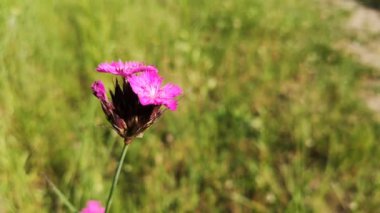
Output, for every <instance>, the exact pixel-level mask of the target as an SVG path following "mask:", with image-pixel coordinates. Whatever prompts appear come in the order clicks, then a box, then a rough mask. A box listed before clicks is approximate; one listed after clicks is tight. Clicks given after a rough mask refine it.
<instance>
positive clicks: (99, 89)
mask: <svg viewBox="0 0 380 213" xmlns="http://www.w3.org/2000/svg"><path fill="white" fill-rule="evenodd" d="M91 89H92V93H93V94H94V95H95V96H96V97H97V98H98V99H99V100H100V101H102V102H107V94H106V90H105V88H104V84H103V82H102V81H95V82H94V83H93V84H92V85H91Z"/></svg>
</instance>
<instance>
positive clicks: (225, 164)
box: [0, 0, 380, 213]
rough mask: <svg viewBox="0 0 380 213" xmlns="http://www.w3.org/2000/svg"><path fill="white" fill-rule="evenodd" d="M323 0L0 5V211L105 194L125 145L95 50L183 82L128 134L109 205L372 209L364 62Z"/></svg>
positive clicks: (376, 178) (379, 185) (119, 208)
mask: <svg viewBox="0 0 380 213" xmlns="http://www.w3.org/2000/svg"><path fill="white" fill-rule="evenodd" d="M344 18H345V13H343V12H341V11H338V10H335V9H334V8H328V7H326V6H324V5H323V4H321V3H320V1H316V0H308V1H299V0H288V1H279V0H266V1H261V0H226V1H217V0H209V1H199V0H193V1H189V0H183V1H173V0H160V1H148V0H140V1H137V0H128V1H116V0H110V1H100V0H99V1H98V0H96V1H90V0H81V1H77V0H65V1H47V0H40V1H28V0H24V1H11V0H2V1H1V2H0V27H1V30H0V117H1V122H0V212H36V211H37V210H38V211H42V212H68V211H69V210H68V208H66V206H65V205H64V204H63V203H62V202H61V200H60V199H59V198H58V196H57V195H56V194H55V193H54V192H53V191H52V189H51V187H49V186H48V184H47V183H46V180H45V177H47V178H48V179H50V180H51V181H52V182H54V183H55V184H56V185H57V187H58V188H59V189H60V190H61V191H62V192H63V193H64V194H65V195H66V196H67V197H68V199H69V200H70V201H71V202H72V203H73V204H74V205H75V206H76V207H77V208H78V209H81V208H82V207H83V206H84V205H85V203H86V201H87V200H89V199H97V200H100V201H102V203H103V204H104V203H105V200H106V198H107V195H108V191H109V187H110V185H111V181H112V176H113V173H114V170H115V168H116V166H117V159H118V156H119V154H120V152H121V149H122V140H121V139H120V138H119V137H118V136H117V135H116V134H115V132H114V131H113V130H112V128H111V126H110V125H109V123H107V121H106V119H105V116H104V114H103V112H102V110H101V107H100V104H99V102H98V101H97V100H96V98H95V97H93V95H92V93H91V90H90V85H91V83H92V82H93V81H94V80H97V79H102V80H104V81H106V83H107V87H108V88H111V87H112V85H113V83H112V81H113V80H114V78H113V77H112V76H111V75H105V74H100V73H97V72H96V71H95V68H96V66H97V65H98V64H99V63H100V62H103V61H111V60H118V59H121V60H138V61H144V62H146V63H148V64H154V65H156V66H157V67H158V68H159V69H160V72H161V75H163V76H164V77H165V81H166V82H174V83H176V84H178V85H180V86H181V87H182V88H183V89H184V95H183V96H182V98H181V99H180V103H179V107H178V110H177V111H175V112H170V111H167V112H166V113H165V115H164V116H163V117H162V118H161V119H160V121H158V122H157V123H156V124H155V125H154V126H153V127H152V128H150V129H149V130H148V131H146V132H145V135H144V137H143V138H142V139H137V140H135V141H134V143H133V144H132V145H131V146H130V148H129V151H128V153H127V159H126V163H125V165H124V167H123V170H122V174H121V179H120V182H119V187H118V189H117V191H116V194H115V198H114V202H113V206H112V210H113V212H289V213H292V212H351V211H352V212H375V210H378V209H380V171H379V169H380V164H379V160H378V158H379V156H380V147H379V146H378V142H379V141H378V138H379V136H380V125H379V123H378V122H377V121H376V120H375V119H374V117H375V116H374V114H373V113H372V112H370V111H369V110H368V109H367V107H366V106H365V104H364V102H363V101H362V100H361V99H360V98H359V93H360V82H361V80H363V79H365V78H368V77H369V76H371V75H373V72H374V71H373V70H371V69H369V68H367V67H364V66H362V65H360V64H358V63H357V62H355V60H354V59H353V58H351V57H350V56H348V55H344V54H342V53H341V52H339V51H338V50H336V49H335V48H334V47H335V44H336V43H337V42H338V41H339V40H340V39H342V38H343V37H344V36H346V35H345V34H344V33H343V31H342V30H341V23H342V22H343V20H344Z"/></svg>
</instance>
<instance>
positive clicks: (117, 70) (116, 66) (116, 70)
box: [96, 61, 158, 77]
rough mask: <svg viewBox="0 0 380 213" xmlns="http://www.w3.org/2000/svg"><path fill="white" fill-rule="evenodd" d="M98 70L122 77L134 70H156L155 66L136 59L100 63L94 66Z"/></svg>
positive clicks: (134, 71)
mask: <svg viewBox="0 0 380 213" xmlns="http://www.w3.org/2000/svg"><path fill="white" fill-rule="evenodd" d="M96 70H97V71H98V72H105V73H111V74H114V75H120V76H123V77H128V76H129V75H132V74H133V73H136V72H143V71H151V72H158V70H157V68H155V67H154V66H150V65H145V64H144V63H142V62H136V61H127V62H122V61H117V62H116V61H115V62H114V61H113V62H111V63H107V62H105V63H101V64H99V66H98V67H97V68H96Z"/></svg>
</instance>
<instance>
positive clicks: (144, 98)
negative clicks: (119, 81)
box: [127, 72, 182, 110]
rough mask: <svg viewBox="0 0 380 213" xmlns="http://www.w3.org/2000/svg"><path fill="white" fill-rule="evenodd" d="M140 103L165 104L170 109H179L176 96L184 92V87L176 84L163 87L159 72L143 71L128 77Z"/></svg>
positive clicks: (144, 104)
mask: <svg viewBox="0 0 380 213" xmlns="http://www.w3.org/2000/svg"><path fill="white" fill-rule="evenodd" d="M127 80H128V82H129V83H130V85H131V87H132V90H133V92H135V93H136V94H137V96H138V97H139V100H140V103H141V104H142V105H143V106H146V105H150V104H152V105H165V106H166V107H167V108H169V109H170V110H176V109H177V100H176V99H175V97H177V96H179V95H181V94H182V89H181V88H180V87H178V86H177V85H174V84H166V85H165V86H163V87H161V84H162V78H161V77H160V76H159V75H158V73H157V72H143V73H141V74H139V75H131V76H129V77H128V78H127Z"/></svg>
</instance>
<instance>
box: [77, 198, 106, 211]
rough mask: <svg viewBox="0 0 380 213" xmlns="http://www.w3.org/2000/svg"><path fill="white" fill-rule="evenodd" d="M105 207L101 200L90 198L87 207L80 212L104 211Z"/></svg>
mask: <svg viewBox="0 0 380 213" xmlns="http://www.w3.org/2000/svg"><path fill="white" fill-rule="evenodd" d="M104 212H105V209H104V207H103V206H102V205H101V204H100V202H99V201H96V200H90V201H88V202H87V204H86V207H85V208H84V209H82V210H81V211H80V213H104Z"/></svg>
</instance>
